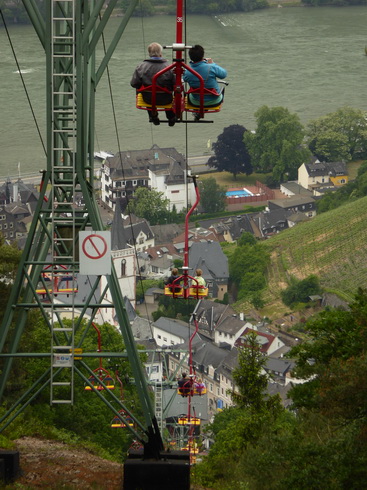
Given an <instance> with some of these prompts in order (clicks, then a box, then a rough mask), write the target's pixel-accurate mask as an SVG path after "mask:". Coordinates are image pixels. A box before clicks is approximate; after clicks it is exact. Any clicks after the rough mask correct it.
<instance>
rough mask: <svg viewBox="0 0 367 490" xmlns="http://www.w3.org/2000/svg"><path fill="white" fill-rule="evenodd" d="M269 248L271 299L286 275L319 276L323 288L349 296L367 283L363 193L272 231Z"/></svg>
mask: <svg viewBox="0 0 367 490" xmlns="http://www.w3.org/2000/svg"><path fill="white" fill-rule="evenodd" d="M265 245H266V247H269V248H270V249H271V253H272V264H271V266H270V268H269V274H268V280H269V290H268V292H269V293H270V295H271V296H272V297H273V299H274V300H275V299H276V297H277V296H278V297H279V291H280V290H281V289H284V287H285V281H286V280H287V278H289V277H290V276H295V277H297V278H298V279H303V278H305V277H307V276H309V275H310V274H316V275H318V276H319V278H320V281H321V284H322V286H323V288H324V289H326V290H329V291H334V292H337V293H338V294H340V295H341V296H343V297H344V298H345V299H347V300H350V299H352V297H353V295H354V293H355V292H356V290H357V288H358V287H367V197H365V198H362V199H359V200H357V201H354V202H351V203H349V204H347V205H344V206H342V207H340V208H338V209H335V210H333V211H329V212H327V213H324V214H321V215H319V216H316V217H315V218H313V219H312V220H311V221H309V222H306V223H302V224H299V225H297V226H295V227H294V228H291V229H289V230H287V231H284V232H282V233H280V234H279V235H276V236H274V237H272V238H270V239H269V240H267V241H266V242H265Z"/></svg>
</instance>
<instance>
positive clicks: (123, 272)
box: [121, 259, 126, 277]
mask: <svg viewBox="0 0 367 490" xmlns="http://www.w3.org/2000/svg"><path fill="white" fill-rule="evenodd" d="M122 276H126V259H122V260H121V277H122Z"/></svg>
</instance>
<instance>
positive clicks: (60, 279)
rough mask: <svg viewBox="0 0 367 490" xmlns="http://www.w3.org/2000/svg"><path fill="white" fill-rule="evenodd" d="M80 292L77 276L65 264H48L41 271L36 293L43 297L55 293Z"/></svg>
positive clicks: (55, 294)
mask: <svg viewBox="0 0 367 490" xmlns="http://www.w3.org/2000/svg"><path fill="white" fill-rule="evenodd" d="M77 292H78V284H77V281H76V277H75V276H73V275H72V274H70V271H68V268H67V267H66V266H64V265H61V264H57V265H48V266H47V267H45V268H44V269H43V270H42V272H41V278H40V281H39V282H38V285H37V288H36V293H37V294H38V295H40V296H42V297H43V298H47V296H48V295H51V294H53V295H54V296H57V295H58V294H67V295H69V294H75V293H77Z"/></svg>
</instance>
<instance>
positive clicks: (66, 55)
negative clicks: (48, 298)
mask: <svg viewBox="0 0 367 490" xmlns="http://www.w3.org/2000/svg"><path fill="white" fill-rule="evenodd" d="M51 3H52V6H51V9H52V11H51V12H52V14H51V16H52V22H51V23H52V25H51V60H52V63H51V70H52V73H51V79H52V82H51V83H52V89H51V92H52V97H51V99H52V100H51V117H52V123H51V124H52V148H51V152H50V158H51V159H52V170H51V183H52V184H51V193H50V199H52V203H51V205H50V208H49V209H50V216H49V220H50V227H51V252H50V255H51V264H52V273H51V274H52V284H56V285H58V284H59V283H60V277H62V274H68V276H69V278H70V280H71V290H72V293H71V295H70V297H71V305H70V307H69V308H67V307H66V308H65V309H60V308H59V307H58V308H57V310H56V309H54V307H53V306H52V307H51V311H50V314H51V315H52V319H51V376H50V384H51V386H50V403H51V405H53V404H60V403H66V404H73V402H74V337H75V318H74V302H75V293H74V291H75V289H76V288H75V284H74V283H75V281H76V279H75V277H76V272H77V270H76V269H77V260H78V257H77V251H76V241H77V240H76V238H77V230H76V219H75V204H74V203H75V197H76V190H77V188H76V187H77V185H76V179H75V170H76V169H75V155H76V150H77V149H76V143H77V109H76V49H75V25H76V22H75V0H51ZM60 267H61V268H62V270H61V273H60ZM55 293H57V294H55ZM55 296H58V291H55V288H53V291H52V305H54V302H55V300H56V298H55ZM70 312H71V318H70V319H69V322H65V321H64V320H63V319H62V318H61V315H62V314H63V313H65V314H67V313H69V314H70Z"/></svg>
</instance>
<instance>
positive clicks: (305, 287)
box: [281, 275, 321, 306]
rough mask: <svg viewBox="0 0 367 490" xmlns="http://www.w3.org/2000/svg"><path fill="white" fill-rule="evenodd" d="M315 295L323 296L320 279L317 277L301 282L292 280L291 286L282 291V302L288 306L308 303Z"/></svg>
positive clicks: (313, 276)
mask: <svg viewBox="0 0 367 490" xmlns="http://www.w3.org/2000/svg"><path fill="white" fill-rule="evenodd" d="M313 294H321V287H320V281H319V278H318V277H317V276H315V275H311V276H309V277H306V279H302V280H301V281H299V280H297V279H295V278H294V277H293V278H291V284H290V285H289V286H288V287H287V288H286V289H283V291H281V297H282V301H283V303H284V304H285V305H287V306H292V305H294V304H295V303H307V302H308V301H309V300H310V299H309V297H310V296H311V295H313Z"/></svg>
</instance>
